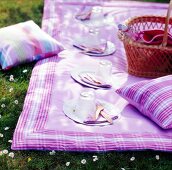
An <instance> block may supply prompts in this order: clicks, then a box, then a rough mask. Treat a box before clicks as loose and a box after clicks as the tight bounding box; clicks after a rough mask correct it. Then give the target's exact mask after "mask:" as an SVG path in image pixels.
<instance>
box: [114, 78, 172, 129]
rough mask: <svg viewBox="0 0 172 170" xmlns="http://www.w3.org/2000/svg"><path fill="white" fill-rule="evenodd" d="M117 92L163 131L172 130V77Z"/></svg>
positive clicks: (138, 84)
mask: <svg viewBox="0 0 172 170" xmlns="http://www.w3.org/2000/svg"><path fill="white" fill-rule="evenodd" d="M116 92H117V93H118V94H119V95H120V96H122V97H123V98H124V99H126V100H127V101H128V102H129V103H131V104H132V105H134V106H135V107H136V108H137V109H138V110H139V111H140V112H141V113H143V114H144V115H145V116H147V117H149V118H150V119H151V120H153V121H154V122H156V123H157V124H158V125H159V126H160V127H162V128H163V129H170V128H172V75H169V76H165V77H160V78H157V79H152V80H145V81H141V82H137V83H134V84H131V85H127V86H125V87H122V88H120V89H117V90H116Z"/></svg>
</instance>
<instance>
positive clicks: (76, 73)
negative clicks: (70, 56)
mask: <svg viewBox="0 0 172 170" xmlns="http://www.w3.org/2000/svg"><path fill="white" fill-rule="evenodd" d="M82 73H91V74H95V71H93V70H92V69H91V68H90V69H89V68H82V69H81V68H77V69H74V70H72V72H71V73H70V74H71V77H72V78H73V79H74V80H75V81H77V82H78V83H80V84H82V85H85V86H87V87H91V88H94V89H99V88H102V89H108V88H103V87H98V86H94V85H92V84H88V83H86V82H84V81H82V80H81V78H80V77H79V75H80V74H82ZM108 84H111V83H108Z"/></svg>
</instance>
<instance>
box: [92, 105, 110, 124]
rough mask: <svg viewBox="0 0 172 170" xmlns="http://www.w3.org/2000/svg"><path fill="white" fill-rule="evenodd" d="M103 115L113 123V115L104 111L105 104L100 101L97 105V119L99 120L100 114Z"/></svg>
mask: <svg viewBox="0 0 172 170" xmlns="http://www.w3.org/2000/svg"><path fill="white" fill-rule="evenodd" d="M100 114H101V115H102V116H103V117H104V118H105V119H106V120H107V121H108V122H109V123H110V124H113V120H112V119H111V117H110V116H109V115H108V114H107V113H106V112H105V111H104V106H102V105H101V104H100V103H98V104H97V105H96V115H95V120H97V118H98V116H99V115H100Z"/></svg>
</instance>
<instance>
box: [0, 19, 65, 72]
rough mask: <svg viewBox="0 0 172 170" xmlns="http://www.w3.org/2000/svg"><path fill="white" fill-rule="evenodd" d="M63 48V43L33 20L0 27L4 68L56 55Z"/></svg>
mask: <svg viewBox="0 0 172 170" xmlns="http://www.w3.org/2000/svg"><path fill="white" fill-rule="evenodd" d="M62 50H63V47H62V45H61V44H60V43H59V42H58V41H57V40H55V39H53V38H52V37H51V36H49V35H48V34H47V33H45V32H44V31H42V30H41V29H40V27H39V26H38V25H37V24H35V23H34V22H33V21H27V22H23V23H19V24H16V25H12V26H8V27H4V28H1V29H0V64H1V67H2V69H4V70H7V69H10V68H11V67H13V66H17V65H19V64H21V63H26V62H32V61H35V60H40V59H43V58H47V57H51V56H54V55H56V54H58V53H59V52H60V51H62Z"/></svg>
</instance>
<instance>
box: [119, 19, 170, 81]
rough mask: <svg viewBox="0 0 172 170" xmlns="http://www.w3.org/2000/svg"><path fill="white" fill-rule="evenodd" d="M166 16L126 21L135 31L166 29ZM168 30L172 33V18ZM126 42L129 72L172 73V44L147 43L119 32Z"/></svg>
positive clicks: (143, 75) (144, 73) (161, 74)
mask: <svg viewBox="0 0 172 170" xmlns="http://www.w3.org/2000/svg"><path fill="white" fill-rule="evenodd" d="M165 20H166V17H160V16H140V17H135V18H131V19H129V20H127V21H126V23H125V24H126V25H127V26H130V27H131V28H132V30H133V32H140V31H144V30H153V29H158V30H164V28H165ZM168 32H169V33H170V34H172V18H171V19H170V20H169V24H168ZM118 36H119V38H120V39H121V40H122V41H123V43H124V48H125V51H126V56H127V61H128V73H130V74H132V75H135V76H140V77H151V78H153V77H160V76H164V75H169V74H172V46H165V47H163V46H162V45H146V44H143V43H140V42H137V41H134V40H133V39H131V38H130V37H128V36H127V35H126V34H124V33H123V32H121V31H119V32H118Z"/></svg>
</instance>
